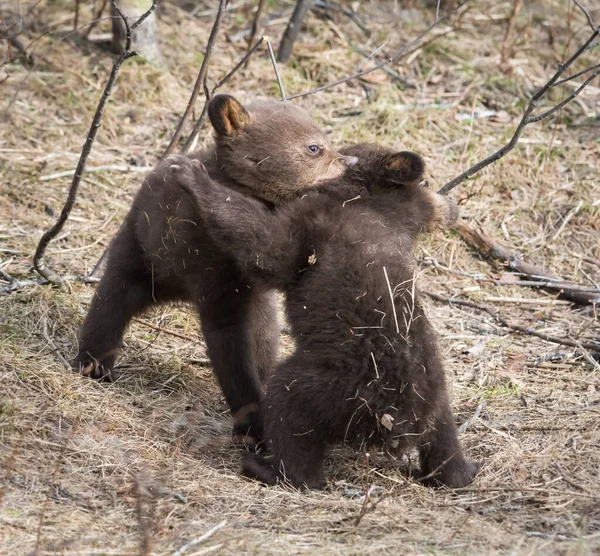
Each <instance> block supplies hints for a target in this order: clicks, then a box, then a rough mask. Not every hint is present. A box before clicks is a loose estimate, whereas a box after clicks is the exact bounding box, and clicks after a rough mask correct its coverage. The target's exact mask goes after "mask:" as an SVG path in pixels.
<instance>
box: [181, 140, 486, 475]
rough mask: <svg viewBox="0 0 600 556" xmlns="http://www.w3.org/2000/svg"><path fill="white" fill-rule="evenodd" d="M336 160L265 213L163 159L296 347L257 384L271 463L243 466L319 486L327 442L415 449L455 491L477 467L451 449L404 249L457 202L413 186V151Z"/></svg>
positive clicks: (364, 152)
mask: <svg viewBox="0 0 600 556" xmlns="http://www.w3.org/2000/svg"><path fill="white" fill-rule="evenodd" d="M346 154H349V155H354V156H358V157H359V161H360V162H359V163H358V165H357V166H356V167H355V168H353V169H351V170H348V173H347V176H346V177H345V178H343V179H341V180H336V181H334V182H333V183H330V184H327V185H325V186H322V187H320V188H317V189H315V190H311V191H310V192H308V193H306V194H305V195H303V196H302V197H301V198H298V199H296V200H292V201H289V202H286V203H284V204H282V205H281V206H280V207H279V208H278V209H277V210H276V211H268V210H266V209H265V208H264V206H263V205H262V204H260V203H257V202H256V201H255V200H253V199H250V198H248V197H244V196H241V195H237V194H234V195H230V194H229V192H228V191H226V190H224V189H223V188H222V187H220V186H219V185H218V184H215V183H214V182H212V181H211V180H210V178H209V177H208V175H207V174H206V173H205V172H204V169H203V168H202V167H201V165H199V164H193V163H190V162H189V161H186V160H178V159H174V160H173V165H172V171H173V175H174V176H175V179H177V180H178V181H179V183H180V184H181V186H182V188H184V189H185V190H186V191H188V192H189V193H190V195H191V196H192V198H195V199H196V200H197V208H198V210H199V211H200V212H202V213H203V218H205V220H206V222H208V223H209V226H210V234H211V236H212V237H213V238H214V240H215V242H216V243H217V244H218V245H220V247H221V249H223V251H228V252H229V253H230V254H231V255H232V256H233V258H234V259H235V260H237V262H238V265H239V267H240V269H241V271H242V272H244V273H245V274H248V275H253V276H254V277H255V280H254V282H253V285H252V287H253V288H258V289H260V288H262V287H264V286H265V285H267V286H269V287H273V288H279V289H281V290H283V291H284V292H285V293H286V298H287V301H286V304H287V305H286V308H287V313H288V317H289V320H290V324H291V327H292V334H293V336H294V339H295V341H296V350H295V352H294V354H293V355H292V356H291V357H289V358H288V359H287V360H285V361H284V362H282V363H281V364H280V365H279V367H278V368H277V369H276V371H275V372H274V374H273V375H272V376H271V378H270V379H269V381H268V382H267V389H266V396H265V398H264V400H263V405H262V412H263V418H264V427H265V439H266V449H267V452H268V453H269V455H268V456H267V457H263V456H261V455H258V454H244V455H243V456H242V457H243V460H242V465H243V471H244V473H245V474H246V475H248V476H251V477H254V478H258V479H260V480H262V481H264V482H265V483H268V484H274V483H275V482H277V481H278V480H285V481H288V482H289V483H290V484H292V485H293V486H296V487H300V486H303V485H305V486H308V487H320V486H323V484H324V483H325V476H324V472H323V457H324V452H325V448H326V446H327V445H329V444H331V443H334V442H348V443H351V444H353V445H356V446H359V447H363V448H368V447H371V446H374V447H383V448H384V449H385V450H387V451H396V450H406V449H408V448H410V447H412V446H417V447H418V448H419V450H420V459H421V477H422V478H423V480H424V482H426V483H427V484H430V485H446V486H448V487H461V486H464V485H466V484H468V483H469V482H470V481H471V480H472V479H473V477H474V476H475V474H476V472H477V469H478V467H479V466H478V465H477V464H475V463H471V462H467V461H466V460H465V458H464V456H463V453H462V450H461V447H460V444H459V442H458V438H457V431H456V427H455V423H454V419H453V416H452V413H451V411H450V406H449V403H448V397H447V393H446V386H445V376H444V370H443V367H442V364H441V362H440V359H439V356H438V350H437V345H436V336H435V334H434V332H433V330H432V328H431V326H430V324H429V322H428V320H427V318H426V316H425V315H424V313H423V310H422V309H421V306H420V303H419V297H418V292H417V291H416V290H415V284H414V277H413V260H412V254H411V250H412V246H413V243H414V241H415V239H416V237H417V235H418V234H419V233H420V232H421V231H424V230H427V229H432V228H433V227H436V226H441V227H447V226H449V225H451V223H453V222H454V220H455V219H456V216H457V209H456V206H455V205H454V204H452V203H451V202H450V201H448V200H447V199H446V198H443V197H441V196H438V195H437V194H435V193H433V192H432V191H430V190H429V189H427V188H426V187H423V186H422V185H419V183H418V182H419V181H420V180H421V178H422V173H423V162H422V160H421V158H420V157H418V156H417V155H415V154H413V153H393V152H391V151H388V150H386V149H382V148H380V147H376V146H368V145H367V146H358V147H354V148H351V149H349V150H348V151H347V152H346ZM359 195H360V198H357V196H359ZM391 291H393V292H394V293H393V303H392V300H391V297H392V293H391Z"/></svg>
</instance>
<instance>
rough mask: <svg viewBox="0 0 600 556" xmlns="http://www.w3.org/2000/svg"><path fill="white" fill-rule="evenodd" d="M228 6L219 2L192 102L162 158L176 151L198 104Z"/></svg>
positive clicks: (223, 0) (223, 1)
mask: <svg viewBox="0 0 600 556" xmlns="http://www.w3.org/2000/svg"><path fill="white" fill-rule="evenodd" d="M226 5H227V0H219V9H218V11H217V17H216V18H215V22H214V24H213V27H212V30H211V32H210V36H209V37H208V43H207V44H206V51H205V52H204V60H202V65H201V66H200V71H199V72H198V77H197V78H196V83H195V84H194V90H193V91H192V95H191V96H190V100H189V101H188V105H187V106H186V108H185V112H184V113H183V116H182V117H181V120H180V122H179V125H178V126H177V129H176V130H175V133H174V134H173V137H172V138H171V142H170V143H169V146H168V147H167V149H166V150H165V152H164V154H163V156H162V158H165V157H167V156H169V155H170V154H171V153H172V152H173V151H174V150H175V145H176V144H177V141H179V138H180V137H181V134H182V132H183V127H184V126H185V122H186V121H187V119H188V118H189V116H190V114H191V112H192V110H193V108H194V105H195V104H196V99H197V98H198V95H199V94H200V90H201V89H202V87H203V85H204V80H205V78H206V74H207V72H208V62H209V60H210V56H211V54H212V51H213V47H214V45H215V41H216V39H217V33H218V32H219V27H220V26H221V20H222V19H223V13H224V12H225V6H226Z"/></svg>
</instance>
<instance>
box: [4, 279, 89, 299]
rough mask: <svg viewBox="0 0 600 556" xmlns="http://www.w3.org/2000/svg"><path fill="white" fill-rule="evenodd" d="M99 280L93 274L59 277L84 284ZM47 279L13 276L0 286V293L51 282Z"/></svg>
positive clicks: (66, 280)
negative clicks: (18, 278) (27, 278)
mask: <svg viewBox="0 0 600 556" xmlns="http://www.w3.org/2000/svg"><path fill="white" fill-rule="evenodd" d="M99 281H100V279H99V278H96V277H94V276H75V275H72V274H69V275H67V276H62V277H61V282H63V283H65V282H83V283H85V284H97V283H98V282H99ZM51 283H52V282H50V281H49V280H46V279H45V278H39V279H37V280H17V279H16V278H13V279H12V280H10V281H9V284H8V286H0V295H2V294H9V293H11V292H13V291H16V290H22V289H24V288H31V287H32V286H44V285H46V284H51Z"/></svg>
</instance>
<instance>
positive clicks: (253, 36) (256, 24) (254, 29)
mask: <svg viewBox="0 0 600 556" xmlns="http://www.w3.org/2000/svg"><path fill="white" fill-rule="evenodd" d="M266 3H267V0H258V7H257V8H256V14H255V15H254V21H252V31H250V36H249V37H248V53H250V51H251V50H252V45H253V44H254V41H255V40H256V35H258V27H259V25H260V19H261V18H262V15H263V12H264V10H265V4H266ZM249 60H250V57H248V58H246V61H245V63H244V67H246V66H247V65H248V61H249Z"/></svg>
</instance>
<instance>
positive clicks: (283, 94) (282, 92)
mask: <svg viewBox="0 0 600 556" xmlns="http://www.w3.org/2000/svg"><path fill="white" fill-rule="evenodd" d="M266 41H267V47H268V48H269V56H270V57H271V62H272V63H273V69H274V70H275V77H276V78H277V85H279V92H280V93H281V100H282V101H283V102H285V101H286V98H285V91H284V90H283V83H282V82H281V75H279V68H278V67H277V60H276V59H275V53H274V52H273V46H272V45H271V40H270V39H269V37H266Z"/></svg>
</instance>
